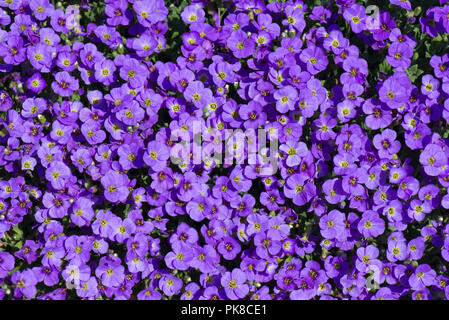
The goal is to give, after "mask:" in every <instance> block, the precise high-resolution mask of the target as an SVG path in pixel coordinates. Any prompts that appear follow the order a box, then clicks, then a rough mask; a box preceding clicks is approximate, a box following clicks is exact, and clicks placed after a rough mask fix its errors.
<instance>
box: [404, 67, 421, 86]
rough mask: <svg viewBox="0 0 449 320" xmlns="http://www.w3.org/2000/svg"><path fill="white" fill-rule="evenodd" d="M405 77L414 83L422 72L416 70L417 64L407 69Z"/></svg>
mask: <svg viewBox="0 0 449 320" xmlns="http://www.w3.org/2000/svg"><path fill="white" fill-rule="evenodd" d="M406 72H407V75H408V77H409V78H410V81H411V82H415V80H416V79H417V78H418V77H419V76H420V75H421V74H423V73H424V71H423V70H421V69H419V68H418V65H417V64H414V65H412V66H411V67H409V68H408V69H407V70H406Z"/></svg>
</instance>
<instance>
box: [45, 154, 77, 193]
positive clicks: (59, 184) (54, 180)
mask: <svg viewBox="0 0 449 320" xmlns="http://www.w3.org/2000/svg"><path fill="white" fill-rule="evenodd" d="M71 176H72V174H71V171H70V168H69V167H67V166H66V165H65V164H64V162H62V161H54V162H52V163H51V164H50V166H49V167H48V168H47V170H46V171H45V178H46V179H47V180H48V181H50V183H51V186H52V187H53V188H55V189H56V190H61V189H63V188H64V187H65V184H66V182H67V181H68V180H69V178H70V177H71Z"/></svg>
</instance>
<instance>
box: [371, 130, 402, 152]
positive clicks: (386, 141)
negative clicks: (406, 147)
mask: <svg viewBox="0 0 449 320" xmlns="http://www.w3.org/2000/svg"><path fill="white" fill-rule="evenodd" d="M373 144H374V146H375V147H376V149H378V150H379V152H378V153H379V156H380V157H382V158H387V159H390V158H391V156H392V155H393V154H396V153H397V152H398V151H399V150H400V149H401V143H400V142H399V141H397V140H396V132H395V131H393V130H391V129H385V130H383V131H382V133H381V134H377V135H375V136H374V139H373Z"/></svg>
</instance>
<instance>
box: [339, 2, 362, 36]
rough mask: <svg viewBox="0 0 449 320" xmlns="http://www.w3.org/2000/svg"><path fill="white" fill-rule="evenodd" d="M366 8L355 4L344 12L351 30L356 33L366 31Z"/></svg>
mask: <svg viewBox="0 0 449 320" xmlns="http://www.w3.org/2000/svg"><path fill="white" fill-rule="evenodd" d="M365 11H366V8H365V7H364V6H362V5H360V4H353V5H352V6H351V7H349V8H347V9H345V10H344V11H343V17H344V18H345V20H346V21H348V22H349V23H350V25H351V29H352V31H353V32H355V33H360V32H362V31H363V30H365V27H366V26H365V20H366V13H365Z"/></svg>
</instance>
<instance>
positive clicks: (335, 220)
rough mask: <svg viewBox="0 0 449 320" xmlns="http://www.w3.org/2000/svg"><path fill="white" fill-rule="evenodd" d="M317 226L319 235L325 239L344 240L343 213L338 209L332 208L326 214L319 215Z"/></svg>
mask: <svg viewBox="0 0 449 320" xmlns="http://www.w3.org/2000/svg"><path fill="white" fill-rule="evenodd" d="M319 226H320V231H321V235H322V236H323V237H325V238H326V239H329V240H332V239H341V240H344V238H346V237H345V236H344V232H343V229H344V228H345V215H344V214H343V213H341V212H340V211H338V210H332V211H331V212H329V213H328V214H326V215H323V216H321V218H320V223H319Z"/></svg>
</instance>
